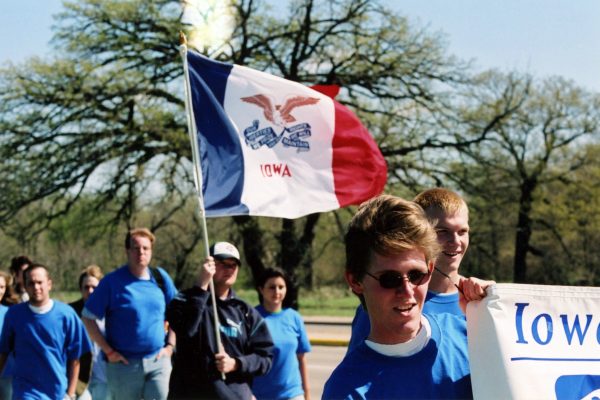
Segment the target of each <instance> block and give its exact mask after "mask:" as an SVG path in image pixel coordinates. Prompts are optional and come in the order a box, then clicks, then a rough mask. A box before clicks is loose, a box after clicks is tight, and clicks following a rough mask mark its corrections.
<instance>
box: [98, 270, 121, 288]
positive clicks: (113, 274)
mask: <svg viewBox="0 0 600 400" xmlns="http://www.w3.org/2000/svg"><path fill="white" fill-rule="evenodd" d="M126 274H127V265H121V266H120V267H117V268H116V269H114V270H113V271H110V272H109V273H108V274H106V275H104V277H103V278H102V279H100V283H99V284H98V286H101V285H102V284H103V283H104V285H107V284H108V282H114V281H115V280H121V279H123V277H124V276H126Z"/></svg>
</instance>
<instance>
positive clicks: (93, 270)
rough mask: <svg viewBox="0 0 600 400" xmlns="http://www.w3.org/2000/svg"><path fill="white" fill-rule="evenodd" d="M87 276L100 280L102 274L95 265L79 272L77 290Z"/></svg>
mask: <svg viewBox="0 0 600 400" xmlns="http://www.w3.org/2000/svg"><path fill="white" fill-rule="evenodd" d="M88 276H91V277H93V278H96V279H98V280H100V279H102V278H103V277H104V274H103V273H102V269H101V268H100V267H99V266H97V265H96V264H92V265H88V266H87V267H85V268H84V269H83V271H81V274H79V289H81V285H83V280H84V279H85V278H87V277H88Z"/></svg>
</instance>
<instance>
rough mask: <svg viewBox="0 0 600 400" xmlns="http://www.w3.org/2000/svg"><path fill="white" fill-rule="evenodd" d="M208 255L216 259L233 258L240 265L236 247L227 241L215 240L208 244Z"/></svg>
mask: <svg viewBox="0 0 600 400" xmlns="http://www.w3.org/2000/svg"><path fill="white" fill-rule="evenodd" d="M210 255H211V256H213V257H214V258H216V259H218V260H225V259H227V258H233V259H234V260H235V261H236V262H237V263H238V265H242V263H241V261H240V252H239V251H238V249H237V248H236V247H235V246H234V245H232V244H231V243H227V242H217V243H215V244H213V245H212V246H210Z"/></svg>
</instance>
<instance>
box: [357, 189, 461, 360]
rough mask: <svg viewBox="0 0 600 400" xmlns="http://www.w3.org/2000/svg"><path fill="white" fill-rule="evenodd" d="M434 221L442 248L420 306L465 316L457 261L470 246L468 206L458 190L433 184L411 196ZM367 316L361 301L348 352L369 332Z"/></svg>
mask: <svg viewBox="0 0 600 400" xmlns="http://www.w3.org/2000/svg"><path fill="white" fill-rule="evenodd" d="M413 201H414V202H415V203H417V204H418V205H420V206H421V208H423V210H424V211H425V214H426V215H427V217H428V219H429V220H430V221H431V222H432V223H434V224H435V230H436V233H437V239H438V243H439V244H440V246H441V247H442V248H441V252H440V254H439V255H438V257H437V259H436V261H435V270H434V272H433V274H432V276H431V281H430V282H429V290H428V291H427V297H426V298H425V305H424V306H423V312H424V313H430V314H432V313H444V312H448V313H452V314H456V315H460V316H464V313H463V311H462V310H461V308H460V306H459V292H458V289H457V287H456V286H457V285H456V284H457V282H458V281H459V279H460V278H461V276H460V275H459V273H458V269H459V267H460V263H461V261H462V259H463V257H464V255H465V253H466V251H467V248H468V247H469V208H468V207H467V203H466V202H465V201H464V199H463V198H462V197H461V196H459V195H458V194H457V193H455V192H453V191H451V190H448V189H445V188H433V189H428V190H425V191H423V192H421V193H419V194H418V195H417V196H416V197H415V198H414V200H413ZM369 330H370V324H369V316H368V315H367V313H366V312H365V310H364V308H363V306H362V305H359V306H358V307H357V309H356V314H355V316H354V319H353V320H352V334H351V337H350V343H349V345H348V352H350V351H352V350H353V349H354V348H355V347H356V346H357V345H358V344H360V343H361V342H362V341H363V340H364V339H365V338H366V337H367V335H368V334H369Z"/></svg>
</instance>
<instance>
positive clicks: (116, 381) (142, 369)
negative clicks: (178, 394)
mask: <svg viewBox="0 0 600 400" xmlns="http://www.w3.org/2000/svg"><path fill="white" fill-rule="evenodd" d="M128 361H129V364H128V365H125V364H123V363H120V362H119V363H106V378H107V381H108V382H107V384H108V390H109V391H110V394H111V395H112V398H113V400H140V399H144V400H165V399H166V398H167V395H168V394H169V379H170V378H171V369H173V367H172V365H171V357H161V358H159V359H158V360H156V356H155V355H154V356H152V357H149V358H143V359H139V358H138V359H135V358H130V359H129V360H128Z"/></svg>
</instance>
